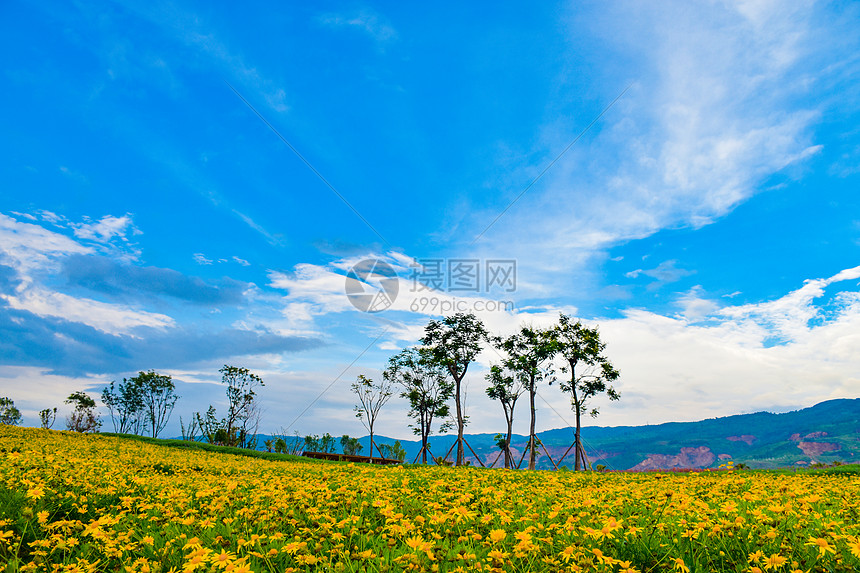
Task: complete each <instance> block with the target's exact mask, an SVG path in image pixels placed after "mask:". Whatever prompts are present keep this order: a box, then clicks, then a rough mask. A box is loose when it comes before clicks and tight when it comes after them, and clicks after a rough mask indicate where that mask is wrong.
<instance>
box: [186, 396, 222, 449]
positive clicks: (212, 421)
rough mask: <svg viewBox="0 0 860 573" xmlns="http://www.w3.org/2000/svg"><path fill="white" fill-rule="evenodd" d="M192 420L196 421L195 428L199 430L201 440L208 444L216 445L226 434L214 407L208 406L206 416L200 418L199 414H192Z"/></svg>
mask: <svg viewBox="0 0 860 573" xmlns="http://www.w3.org/2000/svg"><path fill="white" fill-rule="evenodd" d="M193 418H194V419H195V420H197V427H198V428H200V434H201V435H202V437H203V439H204V440H206V441H207V442H209V443H210V444H215V443H218V439H219V438H220V437H221V436H222V435H226V433H227V432H226V430H225V429H224V420H219V419H218V416H217V411H216V410H215V406H212V405H210V406H209V409H208V410H206V414H204V415H202V416H201V415H200V412H194V415H193Z"/></svg>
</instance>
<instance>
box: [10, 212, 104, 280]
mask: <svg viewBox="0 0 860 573" xmlns="http://www.w3.org/2000/svg"><path fill="white" fill-rule="evenodd" d="M92 252H93V249H91V248H90V247H86V246H84V245H81V244H80V243H78V242H76V241H74V240H73V239H70V238H69V237H66V236H65V235H61V234H60V233H55V232H53V231H49V230H48V229H45V228H44V227H41V226H39V225H35V224H33V223H22V222H19V221H16V220H15V219H13V218H12V217H9V216H7V215H4V214H2V213H0V262H2V263H4V264H7V265H9V266H11V267H13V268H15V269H17V270H18V271H19V272H20V273H22V274H24V275H27V274H29V273H30V272H32V271H33V270H35V269H37V268H43V267H46V266H49V265H51V264H53V263H54V262H55V261H56V260H57V259H58V258H61V257H65V256H68V255H73V254H90V253H92Z"/></svg>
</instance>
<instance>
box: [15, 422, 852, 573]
mask: <svg viewBox="0 0 860 573" xmlns="http://www.w3.org/2000/svg"><path fill="white" fill-rule="evenodd" d="M0 460H1V461H0V571H7V572H8V571H142V572H156V571H197V572H208V571H211V572H222V571H223V572H225V573H228V572H233V573H244V572H249V571H277V572H279V573H283V572H290V571H344V572H345V571H425V570H432V571H486V572H489V571H552V572H555V571H612V572H622V571H624V572H633V571H641V572H644V571H680V572H687V571H857V570H860V539H858V536H860V523H858V522H860V515H858V513H860V477H857V476H856V475H852V474H850V473H846V474H842V475H809V474H805V475H804V474H797V475H789V474H784V475H779V474H772V473H757V472H755V473H754V472H738V471H735V472H728V471H722V472H701V473H687V474H670V475H666V474H632V473H611V474H598V473H590V472H589V473H579V474H575V473H573V472H526V471H520V472H510V471H505V470H484V469H477V468H459V469H458V468H444V467H416V466H407V467H399V466H398V467H376V466H368V465H360V464H346V463H323V462H297V461H267V460H261V459H252V458H247V457H239V456H233V455H227V454H219V453H212V452H204V451H186V450H180V449H171V448H166V447H163V446H157V445H152V444H147V443H143V442H140V441H135V440H130V439H124V438H118V437H109V436H99V435H78V434H70V433H67V432H53V431H49V430H37V429H30V428H15V427H10V426H0Z"/></svg>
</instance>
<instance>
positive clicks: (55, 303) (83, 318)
mask: <svg viewBox="0 0 860 573" xmlns="http://www.w3.org/2000/svg"><path fill="white" fill-rule="evenodd" d="M0 298H2V299H3V300H5V301H6V303H7V304H8V305H9V306H10V307H12V308H14V309H18V310H26V311H28V312H32V313H33V314H36V315H38V316H53V317H57V318H62V319H64V320H68V321H71V322H77V323H80V324H86V325H89V326H92V327H93V328H96V329H98V330H101V331H102V332H106V333H108V334H131V335H132V336H133V331H134V329H135V328H137V327H140V326H148V327H152V328H166V327H168V326H172V325H173V324H174V321H173V319H172V318H170V317H169V316H166V315H164V314H158V313H152V312H146V311H142V310H133V309H130V308H128V307H125V306H120V305H115V304H108V303H104V302H99V301H96V300H92V299H88V298H75V297H71V296H68V295H65V294H63V293H59V292H50V291H47V290H44V289H41V288H39V287H31V288H28V289H26V290H24V291H22V292H20V293H18V294H16V295H2V294H0Z"/></svg>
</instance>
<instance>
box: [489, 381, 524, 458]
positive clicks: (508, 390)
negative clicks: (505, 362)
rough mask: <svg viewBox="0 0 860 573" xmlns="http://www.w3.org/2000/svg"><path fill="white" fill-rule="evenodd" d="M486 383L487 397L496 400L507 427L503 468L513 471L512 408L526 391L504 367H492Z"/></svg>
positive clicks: (503, 449)
mask: <svg viewBox="0 0 860 573" xmlns="http://www.w3.org/2000/svg"><path fill="white" fill-rule="evenodd" d="M487 382H489V383H490V386H489V387H488V388H487V396H489V397H490V399H492V400H498V401H499V403H500V404H501V405H502V409H503V410H504V412H505V422H506V423H507V426H508V431H507V434H506V437H505V439H504V444H503V445H502V446H503V447H502V451H503V453H504V455H505V468H508V469H513V467H514V458H513V456H512V455H511V436H512V435H513V431H514V408H515V407H516V405H517V400H519V398H520V396H522V395H523V392H525V391H526V387H525V386H523V384H522V383H521V382H520V379H519V377H518V376H516V375H515V374H514V373H513V372H512V371H510V370H509V369H507V368H505V367H504V366H499V365H493V366H491V367H490V371H489V372H488V373H487Z"/></svg>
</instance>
